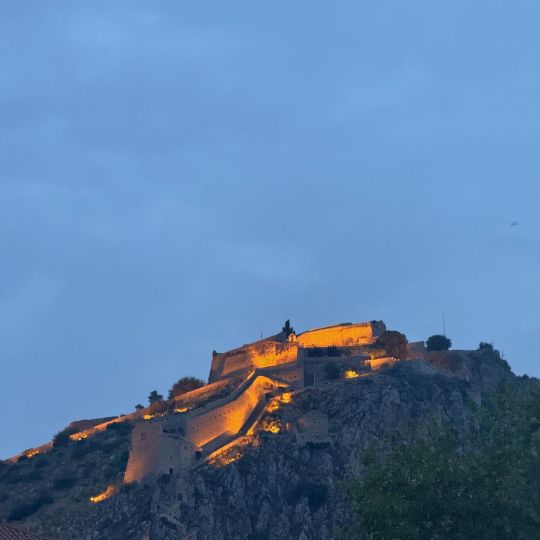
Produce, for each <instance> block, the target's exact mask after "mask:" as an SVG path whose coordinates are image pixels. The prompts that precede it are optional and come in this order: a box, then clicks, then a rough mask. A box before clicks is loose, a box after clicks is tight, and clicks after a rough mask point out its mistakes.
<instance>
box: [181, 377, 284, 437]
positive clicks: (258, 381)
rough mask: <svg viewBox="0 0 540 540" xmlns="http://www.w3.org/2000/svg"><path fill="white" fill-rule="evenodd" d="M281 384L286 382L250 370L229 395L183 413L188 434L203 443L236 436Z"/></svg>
mask: <svg viewBox="0 0 540 540" xmlns="http://www.w3.org/2000/svg"><path fill="white" fill-rule="evenodd" d="M280 386H282V387H283V386H285V385H283V384H281V385H280V383H278V382H276V381H274V380H272V379H270V378H268V377H265V376H264V375H259V374H258V373H257V372H256V371H254V372H252V374H251V375H250V376H249V377H248V378H247V379H246V381H244V382H243V383H242V384H241V385H240V386H239V387H238V388H237V389H236V390H235V391H234V392H233V393H232V394H231V395H230V396H227V397H226V398H223V399H220V400H216V401H215V402H212V403H210V404H209V405H208V406H207V407H204V408H203V409H195V410H194V411H193V412H192V413H187V414H186V415H185V417H186V436H187V438H188V439H189V440H190V441H192V442H193V443H194V444H195V445H197V446H199V447H204V446H205V445H207V444H209V443H211V442H212V441H214V440H216V439H218V438H219V437H229V438H231V437H233V436H235V435H236V434H238V433H239V432H240V430H241V429H242V428H243V427H244V425H245V423H246V421H247V420H248V418H249V417H250V415H251V414H252V413H253V412H254V411H255V409H256V408H257V407H259V406H260V405H263V404H265V403H266V395H267V394H269V393H271V392H275V391H277V390H278V389H279V387H280Z"/></svg>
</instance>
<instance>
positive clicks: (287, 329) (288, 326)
mask: <svg viewBox="0 0 540 540" xmlns="http://www.w3.org/2000/svg"><path fill="white" fill-rule="evenodd" d="M281 331H282V332H283V333H284V334H285V335H286V336H287V337H289V336H290V335H291V334H294V328H293V327H292V326H291V321H290V320H289V319H287V320H286V321H285V324H284V325H283V328H282V329H281Z"/></svg>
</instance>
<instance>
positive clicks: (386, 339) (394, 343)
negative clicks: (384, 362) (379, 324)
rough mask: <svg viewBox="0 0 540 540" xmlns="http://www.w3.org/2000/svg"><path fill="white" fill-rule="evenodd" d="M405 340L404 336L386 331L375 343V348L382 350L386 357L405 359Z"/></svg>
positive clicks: (393, 331)
mask: <svg viewBox="0 0 540 540" xmlns="http://www.w3.org/2000/svg"><path fill="white" fill-rule="evenodd" d="M407 343H408V341H407V338H406V337H405V334H402V333H401V332H396V331H395V330H386V332H383V333H382V334H381V335H380V336H379V337H378V339H377V341H376V342H375V347H377V348H380V349H384V351H385V353H386V354H387V355H388V356H393V357H394V358H405V357H406V356H407Z"/></svg>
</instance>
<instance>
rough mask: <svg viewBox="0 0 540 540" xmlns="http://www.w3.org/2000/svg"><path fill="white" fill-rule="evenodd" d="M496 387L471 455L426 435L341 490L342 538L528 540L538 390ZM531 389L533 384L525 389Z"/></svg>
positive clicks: (537, 519) (539, 526)
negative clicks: (344, 506) (345, 521)
mask: <svg viewBox="0 0 540 540" xmlns="http://www.w3.org/2000/svg"><path fill="white" fill-rule="evenodd" d="M534 384H535V385H536V388H534V387H533V388H532V389H531V388H527V387H526V382H525V381H524V382H523V384H519V385H516V384H507V385H504V386H502V387H501V388H500V389H499V390H498V391H497V392H496V393H495V395H494V396H492V398H491V399H488V400H487V401H486V403H485V404H484V405H483V406H482V408H481V409H480V411H479V413H478V416H477V421H476V422H474V423H473V426H472V429H473V431H472V433H473V436H472V439H471V440H470V441H469V443H472V448H469V450H468V451H467V452H464V451H463V449H462V445H461V444H460V442H459V439H458V436H457V434H456V432H454V431H452V429H450V428H443V427H437V428H435V427H434V428H433V429H432V431H431V433H430V434H429V436H428V437H426V438H425V439H423V440H421V441H419V442H418V443H417V444H415V445H413V446H407V445H400V446H398V447H397V448H395V449H394V450H393V451H392V452H391V454H390V455H389V456H388V457H387V458H386V459H385V460H380V459H378V458H377V457H375V456H374V455H373V454H372V455H368V456H367V457H366V460H365V464H366V465H367V466H368V470H367V473H366V475H365V477H364V479H363V480H362V481H352V482H350V483H349V484H348V485H347V490H346V493H347V496H348V500H349V505H350V506H349V509H350V512H351V516H352V519H351V521H350V523H349V525H348V526H347V527H346V530H345V536H346V537H348V538H355V539H367V538H369V539H372V540H386V539H388V540H391V539H396V538H399V539H403V540H413V539H415V540H416V539H419V540H431V539H435V538H440V539H442V538H444V539H456V540H457V539H460V540H466V539H469V538H471V539H478V540H484V539H485V540H488V539H489V540H503V539H507V538H514V539H518V540H528V539H530V538H539V537H540V536H539V534H538V531H540V514H539V512H538V508H540V490H539V489H538V486H539V485H540V441H539V437H538V435H539V426H540V422H539V420H538V419H539V418H540V391H539V390H538V383H537V382H536V383H534ZM530 385H531V386H532V385H533V383H530Z"/></svg>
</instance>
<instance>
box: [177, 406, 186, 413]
mask: <svg viewBox="0 0 540 540" xmlns="http://www.w3.org/2000/svg"><path fill="white" fill-rule="evenodd" d="M188 411H189V409H188V408H187V407H179V408H178V409H174V412H176V413H185V412H188Z"/></svg>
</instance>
